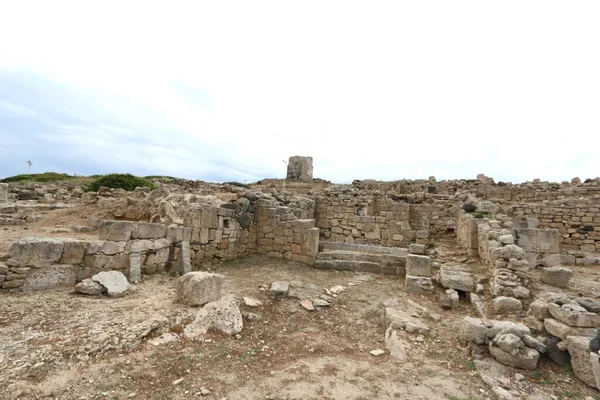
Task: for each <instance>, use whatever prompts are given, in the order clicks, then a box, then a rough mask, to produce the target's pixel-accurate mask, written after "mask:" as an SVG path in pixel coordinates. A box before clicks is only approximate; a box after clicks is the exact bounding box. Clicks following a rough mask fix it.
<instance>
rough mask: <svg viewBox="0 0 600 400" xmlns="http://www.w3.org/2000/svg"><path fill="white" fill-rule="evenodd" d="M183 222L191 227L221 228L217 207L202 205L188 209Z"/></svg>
mask: <svg viewBox="0 0 600 400" xmlns="http://www.w3.org/2000/svg"><path fill="white" fill-rule="evenodd" d="M183 224H184V225H185V226H188V227H191V228H207V229H217V228H219V216H218V214H217V208H215V207H208V206H200V207H197V208H192V209H190V210H188V211H187V212H186V213H185V215H184V217H183Z"/></svg>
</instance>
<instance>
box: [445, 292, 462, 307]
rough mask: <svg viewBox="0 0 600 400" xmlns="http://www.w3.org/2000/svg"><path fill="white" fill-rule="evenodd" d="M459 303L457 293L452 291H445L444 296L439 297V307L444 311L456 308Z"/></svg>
mask: <svg viewBox="0 0 600 400" xmlns="http://www.w3.org/2000/svg"><path fill="white" fill-rule="evenodd" d="M459 303H460V297H459V296H458V292H457V291H456V290H454V289H446V291H445V292H444V294H442V295H441V297H440V306H441V307H442V308H443V309H445V310H449V309H452V308H458V306H459Z"/></svg>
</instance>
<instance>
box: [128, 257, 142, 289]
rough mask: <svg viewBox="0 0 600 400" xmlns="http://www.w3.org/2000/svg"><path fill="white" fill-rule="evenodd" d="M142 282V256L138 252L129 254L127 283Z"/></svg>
mask: <svg viewBox="0 0 600 400" xmlns="http://www.w3.org/2000/svg"><path fill="white" fill-rule="evenodd" d="M141 281H142V255H141V254H140V253H139V252H131V253H129V282H131V283H140V282H141Z"/></svg>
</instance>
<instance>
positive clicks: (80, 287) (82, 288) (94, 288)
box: [75, 278, 106, 295]
mask: <svg viewBox="0 0 600 400" xmlns="http://www.w3.org/2000/svg"><path fill="white" fill-rule="evenodd" d="M75 291H76V292H78V293H83V294H90V295H99V294H102V293H106V288H105V287H104V286H102V285H101V284H99V283H98V282H94V281H93V280H91V279H90V278H87V279H84V280H82V281H81V282H79V283H78V284H77V285H75Z"/></svg>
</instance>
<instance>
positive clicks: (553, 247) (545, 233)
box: [537, 229, 560, 254]
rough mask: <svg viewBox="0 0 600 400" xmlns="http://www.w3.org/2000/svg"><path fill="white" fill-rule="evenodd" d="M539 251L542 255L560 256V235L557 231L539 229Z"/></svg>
mask: <svg viewBox="0 0 600 400" xmlns="http://www.w3.org/2000/svg"><path fill="white" fill-rule="evenodd" d="M537 238H538V251H539V252H540V253H554V254H558V253H559V251H560V248H559V233H558V230H556V229H539V230H538V234H537Z"/></svg>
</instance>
